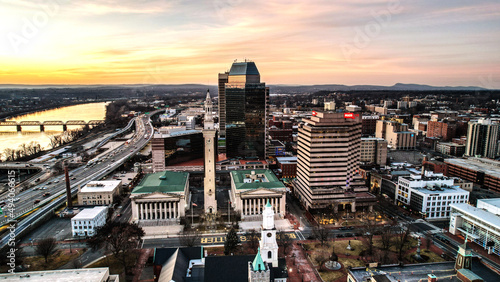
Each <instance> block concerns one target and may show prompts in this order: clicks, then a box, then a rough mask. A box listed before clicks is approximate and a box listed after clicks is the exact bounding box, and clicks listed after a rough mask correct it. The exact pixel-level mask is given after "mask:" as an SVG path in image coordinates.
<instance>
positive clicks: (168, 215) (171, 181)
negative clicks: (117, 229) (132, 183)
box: [130, 171, 190, 226]
mask: <svg viewBox="0 0 500 282" xmlns="http://www.w3.org/2000/svg"><path fill="white" fill-rule="evenodd" d="M189 196H190V193H189V173H187V172H174V171H162V172H158V173H151V174H148V175H146V176H145V177H144V179H143V180H142V181H141V182H140V183H139V185H137V186H136V187H135V189H134V190H133V191H132V193H131V195H130V199H131V202H132V222H135V223H138V224H139V225H146V226H147V225H150V224H152V223H155V224H158V225H167V224H169V223H170V224H172V223H178V222H179V220H180V218H181V217H184V216H185V213H186V209H187V208H188V206H187V204H186V203H187V201H188V199H189Z"/></svg>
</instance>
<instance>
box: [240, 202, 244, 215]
mask: <svg viewBox="0 0 500 282" xmlns="http://www.w3.org/2000/svg"><path fill="white" fill-rule="evenodd" d="M240 199H241V198H240ZM241 215H245V199H241Z"/></svg>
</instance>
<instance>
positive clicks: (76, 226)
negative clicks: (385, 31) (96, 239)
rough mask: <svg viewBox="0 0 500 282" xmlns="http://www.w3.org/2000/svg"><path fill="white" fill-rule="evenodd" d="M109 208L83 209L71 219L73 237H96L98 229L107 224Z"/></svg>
mask: <svg viewBox="0 0 500 282" xmlns="http://www.w3.org/2000/svg"><path fill="white" fill-rule="evenodd" d="M107 214H108V208H107V207H94V208H92V209H90V208H88V209H83V210H82V211H81V212H79V213H78V214H77V215H75V216H74V217H73V218H72V219H71V232H72V233H73V237H77V236H80V237H86V236H89V237H91V236H94V235H95V230H96V229H97V228H98V227H101V226H103V225H104V224H106V217H107Z"/></svg>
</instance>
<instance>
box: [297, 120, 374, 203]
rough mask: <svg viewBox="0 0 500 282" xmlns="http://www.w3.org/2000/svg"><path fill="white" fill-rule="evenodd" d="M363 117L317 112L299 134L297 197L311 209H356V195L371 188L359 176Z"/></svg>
mask: <svg viewBox="0 0 500 282" xmlns="http://www.w3.org/2000/svg"><path fill="white" fill-rule="evenodd" d="M360 145H361V117H360V116H359V115H356V114H353V113H327V112H317V113H316V112H314V113H313V116H311V118H309V119H303V124H301V125H300V127H299V134H298V145H297V146H298V155H297V179H296V180H295V181H294V193H295V194H296V195H297V197H298V198H299V199H300V201H301V202H302V203H303V204H304V206H305V207H306V208H308V209H318V208H327V207H332V206H333V208H334V209H335V210H336V211H337V210H338V207H339V206H344V207H346V208H347V207H350V208H351V209H352V210H355V209H356V193H361V192H367V191H368V187H365V186H364V181H363V179H362V177H361V175H359V172H358V169H359V159H360Z"/></svg>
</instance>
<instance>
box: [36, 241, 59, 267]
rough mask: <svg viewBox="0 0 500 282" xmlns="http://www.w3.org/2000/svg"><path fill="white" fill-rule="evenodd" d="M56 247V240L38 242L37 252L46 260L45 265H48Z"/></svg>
mask: <svg viewBox="0 0 500 282" xmlns="http://www.w3.org/2000/svg"><path fill="white" fill-rule="evenodd" d="M56 246H57V245H56V238H53V237H50V238H45V239H42V240H41V241H39V242H38V244H37V245H36V247H35V252H36V253H37V254H38V255H40V256H43V257H44V258H45V263H47V260H48V258H49V256H50V255H51V254H52V252H54V250H55V249H56Z"/></svg>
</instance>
